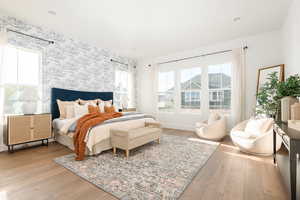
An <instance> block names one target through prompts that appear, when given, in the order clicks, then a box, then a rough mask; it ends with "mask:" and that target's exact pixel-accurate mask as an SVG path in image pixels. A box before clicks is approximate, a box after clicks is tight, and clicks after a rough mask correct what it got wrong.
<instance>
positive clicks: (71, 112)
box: [65, 103, 78, 119]
mask: <svg viewBox="0 0 300 200" xmlns="http://www.w3.org/2000/svg"><path fill="white" fill-rule="evenodd" d="M76 105H78V104H77V103H76ZM65 109H66V119H71V118H74V117H75V113H74V104H70V105H67V106H66V108H65Z"/></svg>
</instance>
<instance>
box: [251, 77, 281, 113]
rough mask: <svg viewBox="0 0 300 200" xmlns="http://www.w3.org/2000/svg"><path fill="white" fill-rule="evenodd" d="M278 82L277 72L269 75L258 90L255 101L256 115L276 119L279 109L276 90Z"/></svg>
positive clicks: (278, 98)
mask: <svg viewBox="0 0 300 200" xmlns="http://www.w3.org/2000/svg"><path fill="white" fill-rule="evenodd" d="M279 83H280V81H279V80H278V75H277V72H273V73H270V74H269V75H268V77H267V81H266V82H265V83H264V84H263V86H262V87H261V88H260V89H259V91H258V93H257V96H256V99H257V105H256V114H259V115H266V116H268V117H272V118H276V117H277V116H278V113H279V109H280V97H279V96H278V92H277V88H278V84H279Z"/></svg>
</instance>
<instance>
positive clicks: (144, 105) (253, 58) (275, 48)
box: [137, 31, 283, 130]
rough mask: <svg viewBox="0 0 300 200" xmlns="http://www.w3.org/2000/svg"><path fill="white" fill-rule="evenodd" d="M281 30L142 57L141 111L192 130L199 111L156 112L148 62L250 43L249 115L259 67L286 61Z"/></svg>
mask: <svg viewBox="0 0 300 200" xmlns="http://www.w3.org/2000/svg"><path fill="white" fill-rule="evenodd" d="M281 36H282V35H281V31H274V32H269V33H264V34H260V35H255V36H249V37H243V38H239V39H235V40H231V41H226V42H222V43H218V44H214V45H209V46H204V47H201V48H198V49H195V50H191V51H186V52H179V53H177V54H173V55H168V56H163V57H159V58H150V59H143V60H140V61H139V62H138V69H137V87H138V88H137V91H138V94H137V95H138V109H139V110H140V111H142V112H146V113H149V114H153V115H155V116H156V117H157V118H158V119H159V120H160V121H161V122H162V123H163V125H164V126H165V127H168V128H178V129H186V130H193V129H194V124H195V122H196V121H199V120H202V116H201V115H199V114H198V115H197V114H176V115H174V114H161V113H159V114H158V113H156V105H155V103H154V102H155V97H156V96H155V91H154V70H153V68H151V67H148V64H151V63H157V62H163V61H167V60H173V59H178V58H183V57H187V56H195V55H200V54H203V53H209V52H214V51H220V50H227V49H233V48H238V47H242V46H245V45H247V46H248V47H249V49H248V50H247V53H246V105H245V107H246V108H245V109H246V116H247V117H249V116H251V114H252V113H253V112H252V110H253V108H254V105H255V93H256V81H257V69H258V68H259V67H263V66H271V65H277V64H282V63H283V51H282V41H281V39H282V38H281Z"/></svg>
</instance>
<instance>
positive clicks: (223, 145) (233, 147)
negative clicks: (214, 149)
mask: <svg viewBox="0 0 300 200" xmlns="http://www.w3.org/2000/svg"><path fill="white" fill-rule="evenodd" d="M221 146H222V147H226V148H230V149H234V150H239V148H237V147H236V146H233V145H229V144H221Z"/></svg>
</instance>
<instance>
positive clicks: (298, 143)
mask: <svg viewBox="0 0 300 200" xmlns="http://www.w3.org/2000/svg"><path fill="white" fill-rule="evenodd" d="M273 130H274V131H273V147H274V148H273V151H274V164H277V166H278V168H279V171H280V173H281V175H282V177H283V179H284V180H285V183H286V185H287V188H290V197H291V198H290V199H291V200H296V199H297V196H298V197H299V194H298V195H297V193H299V191H297V185H299V180H298V181H297V168H298V167H299V165H298V163H299V157H298V156H299V154H300V131H297V130H295V129H292V128H289V127H288V125H287V123H284V122H276V123H275V124H274V129H273ZM277 134H278V135H279V136H280V137H281V138H282V141H283V147H282V148H284V149H286V151H287V153H286V154H280V153H278V152H277V153H276V135H277ZM298 188H299V187H298ZM299 198H300V197H299Z"/></svg>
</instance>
